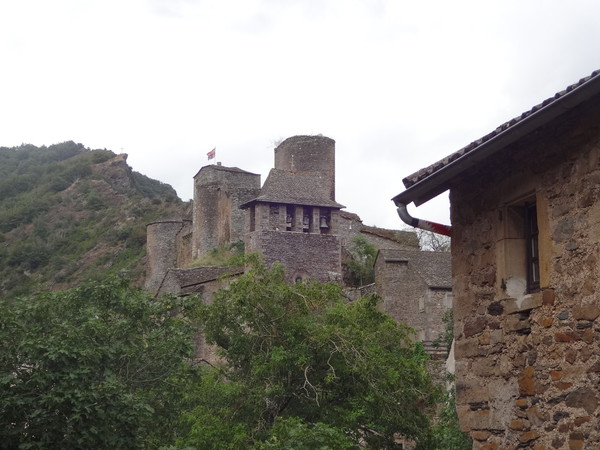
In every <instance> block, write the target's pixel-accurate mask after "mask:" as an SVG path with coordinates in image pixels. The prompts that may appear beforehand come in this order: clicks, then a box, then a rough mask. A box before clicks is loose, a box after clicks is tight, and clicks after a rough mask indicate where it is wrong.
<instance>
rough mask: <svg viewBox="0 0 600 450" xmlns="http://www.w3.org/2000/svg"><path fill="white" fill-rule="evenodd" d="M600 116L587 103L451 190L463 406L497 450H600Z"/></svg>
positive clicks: (466, 420)
mask: <svg viewBox="0 0 600 450" xmlns="http://www.w3.org/2000/svg"><path fill="white" fill-rule="evenodd" d="M599 117H600V103H599V102H598V101H596V102H592V103H588V104H586V105H583V106H582V107H580V108H578V109H576V110H574V111H572V112H571V113H570V114H568V115H567V116H563V117H560V118H559V119H557V120H555V121H553V122H551V123H549V124H547V125H546V126H545V127H543V128H542V129H540V131H539V132H538V133H536V135H535V136H530V137H528V139H524V140H522V141H521V142H519V143H518V144H515V145H514V146H512V147H510V148H507V149H506V150H505V151H504V152H503V153H502V154H499V155H497V156H496V157H494V158H492V159H491V160H490V161H489V162H488V164H486V165H485V166H483V167H481V168H480V169H479V170H478V171H476V172H473V173H470V174H468V176H466V177H465V180H464V181H463V182H462V183H461V184H460V185H458V186H456V187H455V188H454V189H453V190H452V191H451V201H452V204H453V207H452V223H453V243H452V246H453V267H454V271H455V279H454V283H455V295H456V302H455V309H454V318H455V320H456V328H455V331H456V336H457V338H458V339H457V342H456V349H455V351H456V354H455V357H456V374H457V377H458V383H457V391H458V397H457V398H458V408H459V414H460V416H461V418H462V427H463V428H464V429H465V430H467V431H470V432H471V434H472V436H473V437H474V438H476V439H478V440H480V441H481V442H487V443H488V444H489V445H488V444H486V445H487V447H489V448H493V444H492V443H494V444H496V445H497V446H498V447H497V448H509V447H517V446H519V445H528V446H531V447H533V446H534V445H537V446H538V448H594V447H595V448H598V447H597V446H600V429H599V428H598V424H599V423H600V410H599V408H598V404H599V402H600V393H599V390H598V386H599V382H600V359H599V355H600V321H598V320H597V318H598V316H600V297H599V294H598V292H599V287H600V286H599V284H600V277H599V275H600V271H599V269H598V267H599V265H598V264H599V258H600V164H599V161H600V122H599V121H598V118H599ZM490 186H493V189H490V188H489V187H490ZM526 198H531V199H532V200H535V203H536V204H537V218H538V225H539V233H540V235H539V253H540V279H541V286H540V290H539V291H538V292H533V293H526V292H524V290H523V288H522V286H524V283H525V279H524V274H523V269H522V266H521V267H518V264H522V265H524V264H525V258H524V255H525V249H524V247H523V239H522V234H523V231H522V229H518V228H517V227H515V226H514V224H513V223H512V222H514V220H515V219H514V218H513V217H511V216H512V215H517V216H518V209H519V205H520V204H521V203H522V202H523V199H526ZM521 226H522V225H521ZM513 244H516V245H513ZM519 246H520V249H519V248H518V247H519ZM519 261H520V262H519ZM515 265H517V266H516V267H515ZM518 286H521V288H520V289H519V288H518ZM511 287H512V291H511ZM481 447H485V446H484V445H483V444H482V445H481Z"/></svg>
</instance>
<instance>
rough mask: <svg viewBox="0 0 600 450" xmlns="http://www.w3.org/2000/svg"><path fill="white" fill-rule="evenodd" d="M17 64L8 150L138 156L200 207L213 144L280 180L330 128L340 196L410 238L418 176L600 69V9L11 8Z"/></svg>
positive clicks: (200, 1)
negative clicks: (278, 155)
mask: <svg viewBox="0 0 600 450" xmlns="http://www.w3.org/2000/svg"><path fill="white" fill-rule="evenodd" d="M0 55H1V62H2V66H1V67H2V68H1V70H0V146H15V145H20V144H21V143H31V144H35V145H50V144H54V143H58V142H63V141H66V140H74V141H76V142H81V143H82V144H84V145H85V146H87V147H90V148H107V149H110V150H113V151H115V152H124V153H128V154H129V159H128V162H129V164H130V165H131V166H132V167H133V169H134V170H136V171H139V172H142V173H144V174H146V175H148V176H150V177H152V178H155V179H158V180H161V181H163V182H165V183H169V184H171V185H172V186H173V187H174V188H175V189H176V190H177V192H178V194H179V196H180V197H182V198H183V199H185V200H187V199H189V198H191V196H192V177H193V175H194V174H195V173H196V172H197V171H198V170H199V169H200V167H202V166H204V165H206V164H208V161H207V158H206V153H207V152H208V151H210V150H211V149H212V148H213V147H216V148H217V159H216V160H217V161H220V162H221V163H222V164H223V165H226V166H236V167H240V168H242V169H245V170H249V171H251V172H255V173H260V174H262V180H263V181H264V179H265V178H266V175H267V173H268V170H269V169H270V168H271V167H272V165H273V147H274V143H275V142H277V141H279V140H281V139H283V138H286V137H289V136H293V135H296V134H323V135H325V136H328V137H330V138H332V139H335V140H336V150H337V159H336V165H337V174H336V177H337V192H336V194H337V195H336V196H337V201H338V202H340V203H342V204H344V205H346V206H347V210H349V211H352V212H355V213H357V214H359V215H360V216H361V217H362V218H363V220H364V222H365V223H366V224H369V225H377V226H382V227H387V228H398V227H401V226H402V223H401V222H400V220H399V219H398V218H397V216H396V213H395V208H394V205H393V203H392V202H391V201H390V199H391V197H393V196H394V195H396V194H398V193H399V192H401V191H402V190H403V185H402V182H401V179H402V178H403V177H404V176H406V175H408V174H410V173H412V172H414V171H416V170H418V169H420V168H422V167H424V166H427V165H429V164H431V163H433V162H435V161H437V160H439V159H441V158H442V157H444V156H446V155H447V154H449V153H452V152H453V151H455V150H457V149H459V148H460V147H463V146H465V145H467V144H468V143H469V142H471V141H473V140H475V139H478V138H479V137H481V136H483V135H484V134H487V133H488V132H490V131H491V130H493V129H494V128H496V126H498V125H499V124H501V123H502V122H504V121H506V120H508V119H510V118H512V117H514V116H517V115H519V114H520V113H521V112H523V111H525V110H527V109H529V108H530V107H531V106H533V105H534V104H537V103H539V102H541V101H542V100H544V99H546V98H548V97H550V96H552V95H554V93H555V92H557V91H560V90H562V89H563V88H564V87H566V86H567V85H569V84H571V83H574V82H575V81H577V80H578V79H579V78H582V77H584V76H587V75H589V74H590V73H591V72H592V71H593V70H595V69H598V68H600V62H599V60H600V59H599V56H600V2H598V1H596V0H569V1H568V2H567V1H557V0H491V1H485V0H477V1H475V0H473V1H468V0H453V1H447V0H430V1H404V0H319V1H317V0H52V1H49V0H0ZM410 211H411V212H412V213H413V215H415V216H417V217H421V218H424V219H429V220H437V221H441V222H445V223H448V221H449V219H448V201H447V197H446V196H441V197H440V198H438V199H435V200H434V201H432V202H429V203H428V204H426V205H423V206H421V207H419V208H412V209H411V210H410Z"/></svg>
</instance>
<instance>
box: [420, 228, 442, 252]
mask: <svg viewBox="0 0 600 450" xmlns="http://www.w3.org/2000/svg"><path fill="white" fill-rule="evenodd" d="M415 230H416V233H417V237H418V238H419V244H420V246H421V250H426V251H430V252H449V251H450V236H444V235H443V234H438V233H434V232H433V231H427V230H421V229H419V228H415Z"/></svg>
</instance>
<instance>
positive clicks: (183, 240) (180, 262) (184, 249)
mask: <svg viewBox="0 0 600 450" xmlns="http://www.w3.org/2000/svg"><path fill="white" fill-rule="evenodd" d="M192 225H193V224H192V221H191V220H187V219H186V220H184V221H183V227H182V229H181V231H180V232H179V233H178V234H177V266H176V267H185V266H186V265H187V264H189V263H191V262H192V237H193V235H192Z"/></svg>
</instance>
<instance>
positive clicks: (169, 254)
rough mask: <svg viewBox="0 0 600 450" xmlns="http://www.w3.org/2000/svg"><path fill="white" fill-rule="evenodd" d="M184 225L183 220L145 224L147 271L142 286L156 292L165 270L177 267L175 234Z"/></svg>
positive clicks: (176, 234)
mask: <svg viewBox="0 0 600 450" xmlns="http://www.w3.org/2000/svg"><path fill="white" fill-rule="evenodd" d="M183 227H184V223H183V221H178V220H165V221H161V222H153V223H150V224H148V225H147V226H146V252H147V254H148V263H147V267H148V271H147V273H146V281H145V284H144V288H145V289H146V290H147V291H149V292H156V291H157V290H158V287H159V286H160V283H161V282H162V280H163V278H164V276H165V274H166V273H167V270H169V269H170V268H172V267H177V236H178V234H179V232H180V231H181V230H182V228H183Z"/></svg>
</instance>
